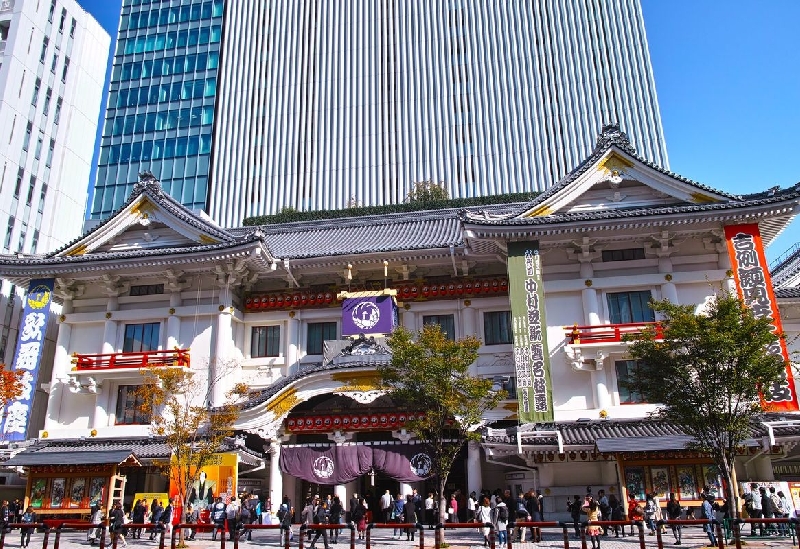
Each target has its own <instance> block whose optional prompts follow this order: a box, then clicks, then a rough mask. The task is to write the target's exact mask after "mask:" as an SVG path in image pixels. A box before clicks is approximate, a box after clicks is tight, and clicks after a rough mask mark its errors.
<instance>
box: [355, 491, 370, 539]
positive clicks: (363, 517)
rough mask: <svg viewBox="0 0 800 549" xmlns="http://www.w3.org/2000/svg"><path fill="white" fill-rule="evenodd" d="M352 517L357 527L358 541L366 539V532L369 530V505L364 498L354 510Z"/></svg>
mask: <svg viewBox="0 0 800 549" xmlns="http://www.w3.org/2000/svg"><path fill="white" fill-rule="evenodd" d="M351 517H352V518H353V522H354V523H355V525H356V531H357V532H358V539H364V532H365V531H366V530H367V505H366V502H365V501H364V499H363V498H362V499H361V500H359V502H358V503H357V504H356V506H355V507H354V508H353V511H352V514H351Z"/></svg>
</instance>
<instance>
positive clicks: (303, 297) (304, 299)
mask: <svg viewBox="0 0 800 549" xmlns="http://www.w3.org/2000/svg"><path fill="white" fill-rule="evenodd" d="M307 303H308V294H300V305H305V304H307Z"/></svg>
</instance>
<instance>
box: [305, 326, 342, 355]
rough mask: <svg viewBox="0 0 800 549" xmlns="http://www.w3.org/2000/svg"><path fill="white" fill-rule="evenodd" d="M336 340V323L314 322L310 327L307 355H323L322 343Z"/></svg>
mask: <svg viewBox="0 0 800 549" xmlns="http://www.w3.org/2000/svg"><path fill="white" fill-rule="evenodd" d="M326 339H327V340H331V339H336V323H335V322H312V323H309V325H308V338H307V341H306V354H309V355H321V354H322V342H323V341H325V340H326Z"/></svg>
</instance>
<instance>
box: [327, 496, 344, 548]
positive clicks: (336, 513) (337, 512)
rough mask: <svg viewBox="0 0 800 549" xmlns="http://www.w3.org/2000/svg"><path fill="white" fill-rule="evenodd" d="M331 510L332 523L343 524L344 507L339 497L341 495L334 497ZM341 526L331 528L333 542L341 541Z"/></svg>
mask: <svg viewBox="0 0 800 549" xmlns="http://www.w3.org/2000/svg"><path fill="white" fill-rule="evenodd" d="M329 511H330V519H331V524H341V522H342V513H343V512H344V509H342V502H341V500H340V499H339V496H334V497H333V502H332V503H331V508H330V509H329ZM340 530H341V529H340V528H331V532H330V534H331V541H332V542H333V543H339V531H340Z"/></svg>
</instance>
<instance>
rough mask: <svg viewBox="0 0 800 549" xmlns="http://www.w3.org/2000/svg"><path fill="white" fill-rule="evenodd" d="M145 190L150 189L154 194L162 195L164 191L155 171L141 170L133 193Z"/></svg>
mask: <svg viewBox="0 0 800 549" xmlns="http://www.w3.org/2000/svg"><path fill="white" fill-rule="evenodd" d="M145 191H150V192H151V193H152V194H156V195H160V194H161V193H162V192H163V191H162V189H161V182H160V181H159V180H158V179H156V176H154V175H153V172H151V171H149V170H145V171H143V172H139V181H138V182H137V183H136V184H134V186H133V192H132V193H131V194H132V195H137V194H141V193H143V192H145Z"/></svg>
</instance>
